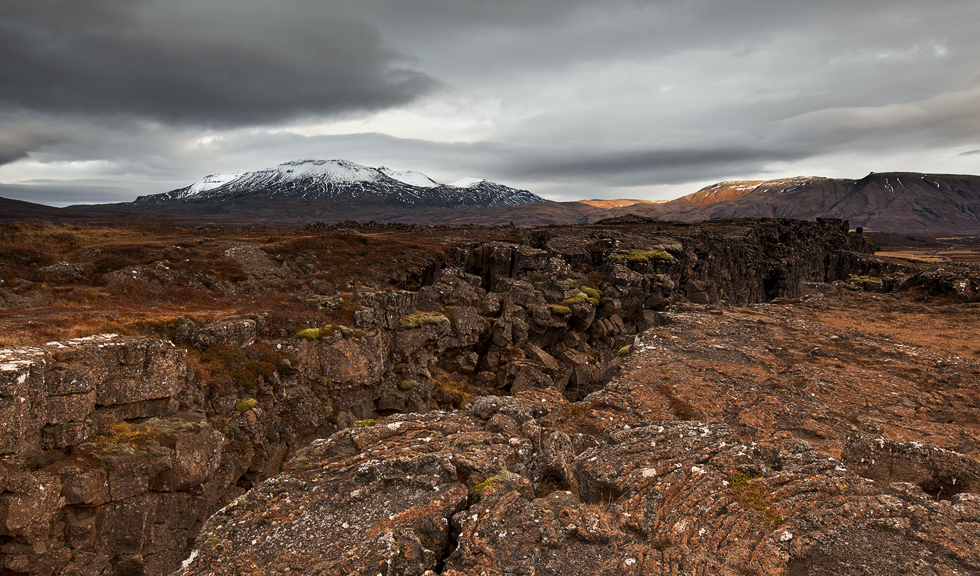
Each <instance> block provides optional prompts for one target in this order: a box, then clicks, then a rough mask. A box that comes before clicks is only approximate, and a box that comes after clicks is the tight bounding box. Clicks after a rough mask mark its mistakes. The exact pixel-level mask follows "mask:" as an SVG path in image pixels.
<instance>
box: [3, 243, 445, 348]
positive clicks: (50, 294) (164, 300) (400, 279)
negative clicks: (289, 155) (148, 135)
mask: <svg viewBox="0 0 980 576" xmlns="http://www.w3.org/2000/svg"><path fill="white" fill-rule="evenodd" d="M238 245H251V246H257V247H259V248H261V249H262V250H263V251H265V252H266V253H267V254H268V255H269V257H270V258H272V259H274V261H276V262H280V263H282V270H281V272H280V273H279V274H277V275H276V276H275V277H267V278H252V277H250V276H249V275H248V274H247V273H246V272H245V271H244V270H243V269H242V266H241V265H240V264H239V263H238V262H236V261H234V260H232V259H230V258H227V257H226V256H225V251H226V250H227V249H228V248H231V247H233V246H238ZM446 252H447V246H445V245H443V244H442V243H441V242H440V240H439V239H432V238H427V237H426V236H425V234H419V233H418V231H415V230H410V229H409V230H406V229H395V230H387V229H377V230H367V231H366V232H365V233H363V234H361V233H351V231H349V230H347V231H336V230H333V229H327V230H321V231H303V230H298V231H281V230H255V229H234V230H223V229H214V228H206V229H200V228H198V229H185V228H176V227H171V226H155V225H146V224H145V223H144V224H143V225H120V226H79V225H59V224H24V225H20V224H12V225H2V226H0V346H18V345H29V344H37V343H43V342H48V341H52V340H63V339H68V338H76V337H81V336H88V335H91V334H97V333H104V332H116V333H125V334H147V333H157V332H159V330H158V327H159V326H160V325H161V324H163V323H165V322H166V321H167V320H169V319H172V318H174V317H176V316H187V317H191V318H195V319H198V320H203V321H209V320H214V319H216V318H220V317H222V316H226V315H234V314H241V313H249V314H255V313H261V312H265V313H267V321H266V323H265V328H266V329H267V330H272V331H277V333H278V331H279V330H287V331H294V330H295V329H297V328H303V327H307V326H313V325H319V324H324V323H330V322H337V323H348V324H349V323H351V322H352V320H353V312H354V309H355V308H356V305H355V304H353V303H352V301H351V299H349V298H347V299H345V298H344V297H343V295H344V293H346V292H350V291H352V290H384V289H392V288H409V289H411V288H418V287H419V285H420V283H421V280H422V275H423V274H424V271H425V270H426V269H427V267H429V266H431V265H432V264H433V263H434V262H436V261H438V260H439V259H441V258H444V257H445V255H446ZM134 266H135V267H138V268H137V269H136V270H135V271H134V268H133V267H134ZM327 296H333V297H335V298H334V301H335V302H336V303H337V304H338V305H336V306H333V307H330V308H328V309H325V308H323V307H322V306H321V305H320V304H318V301H322V300H323V298H324V297H327Z"/></svg>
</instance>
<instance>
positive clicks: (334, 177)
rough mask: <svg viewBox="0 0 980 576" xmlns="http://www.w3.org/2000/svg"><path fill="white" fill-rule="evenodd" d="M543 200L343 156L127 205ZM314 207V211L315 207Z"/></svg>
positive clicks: (408, 205) (204, 183) (208, 207)
mask: <svg viewBox="0 0 980 576" xmlns="http://www.w3.org/2000/svg"><path fill="white" fill-rule="evenodd" d="M539 202H547V201H546V200H545V199H543V198H540V197H538V196H535V195H534V194H531V193H530V192H528V191H526V190H516V189H514V188H509V187H507V186H504V185H501V184H496V183H493V182H488V181H486V180H479V179H467V180H466V182H464V183H456V184H455V185H454V184H439V183H438V182H436V181H434V180H432V179H431V178H429V177H428V176H426V175H425V174H422V173H421V172H411V171H407V172H399V171H395V170H391V169H389V168H385V167H381V168H369V167H367V166H361V165H360V164H355V163H353V162H348V161H346V160H299V161H295V162H286V163H284V164H280V165H278V166H276V167H274V168H268V169H265V170H257V171H253V172H240V173H233V174H213V175H210V176H206V177H205V178H203V179H202V180H200V181H198V182H195V183H194V184H191V185H190V186H187V187H185V188H180V189H177V190H173V191H170V192H166V193H164V194H155V195H152V196H140V197H139V198H137V199H136V201H135V202H131V203H128V204H127V207H129V208H132V209H138V210H162V211H167V212H170V211H175V212H180V213H188V212H196V213H206V214H218V213H229V212H236V211H240V210H241V209H243V208H254V209H261V210H274V209H276V207H278V209H280V210H281V211H283V212H284V214H291V213H295V212H297V210H298V211H299V213H300V214H303V213H308V210H310V209H311V208H312V207H313V206H316V205H320V206H321V208H320V210H318V211H321V212H322V211H323V210H324V209H327V208H326V207H327V206H331V207H334V208H342V207H364V206H368V205H370V206H373V207H389V208H399V209H409V210H417V209H433V208H442V209H446V208H490V207H495V206H522V205H525V204H534V203H539ZM315 211H316V210H315Z"/></svg>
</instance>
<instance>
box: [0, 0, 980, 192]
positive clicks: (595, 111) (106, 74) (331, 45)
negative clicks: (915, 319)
mask: <svg viewBox="0 0 980 576" xmlns="http://www.w3.org/2000/svg"><path fill="white" fill-rule="evenodd" d="M978 30H980V2H977V1H976V0H942V1H941V2H936V1H935V0H931V1H918V0H861V1H858V2H855V1H854V0H847V1H844V0H821V1H820V2H814V1H813V0H740V1H739V2H732V1H731V0H591V1H584V0H493V1H487V0H207V1H201V0H86V1H85V2H79V1H78V0H3V1H2V2H0V196H3V197H7V198H17V199H22V200H29V201H32V202H38V203H42V204H48V205H53V206H65V205H71V204H90V203H103V202H123V201H129V200H133V199H135V198H136V197H137V196H140V195H145V194H156V193H162V192H167V191H169V190H173V189H176V188H180V187H183V186H187V185H188V184H191V183H192V182H195V181H197V180H199V179H201V178H203V177H204V176H205V175H208V174H214V173H221V172H242V171H247V170H257V169H262V168H268V167H272V166H275V165H277V164H279V163H281V162H286V161H291V160H299V159H306V158H316V159H323V160H330V159H346V160H350V161H353V162H357V163H360V164H364V165H366V166H372V167H379V166H387V167H389V168H392V169H395V170H417V171H420V172H423V173H425V174H427V175H428V176H430V177H431V178H433V179H435V180H436V181H439V182H452V181H455V180H458V179H461V178H463V177H478V178H486V179H488V180H491V181H494V182H499V183H501V184H506V185H508V186H512V187H515V188H522V189H527V190H530V191H532V192H534V193H536V194H538V195H540V196H543V197H545V198H549V199H552V200H577V199H587V198H609V199H611V198H638V199H648V200H657V199H671V198H676V197H679V196H682V195H684V194H688V193H692V192H695V191H696V190H698V189H699V188H701V187H703V186H706V185H709V184H711V183H714V182H718V181H720V180H736V179H757V180H763V179H773V178H782V177H788V176H801V175H806V176H828V177H840V178H860V177H863V176H865V175H866V174H868V173H869V172H887V171H915V172H931V173H957V174H980V34H977V31H978Z"/></svg>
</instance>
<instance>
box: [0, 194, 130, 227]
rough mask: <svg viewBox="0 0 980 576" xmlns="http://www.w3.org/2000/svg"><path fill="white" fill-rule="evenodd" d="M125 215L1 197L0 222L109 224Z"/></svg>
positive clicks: (111, 211)
mask: <svg viewBox="0 0 980 576" xmlns="http://www.w3.org/2000/svg"><path fill="white" fill-rule="evenodd" d="M125 217H126V214H125V213H124V212H117V211H114V210H104V211H102V210H100V211H90V210H74V209H71V208H55V207H53V206H45V205H44V204H36V203H34V202H26V201H24V200H13V199H11V198H0V222H4V223H8V224H12V223H25V222H53V223H56V224H58V223H72V224H107V223H110V222H113V221H117V220H121V219H123V218H125Z"/></svg>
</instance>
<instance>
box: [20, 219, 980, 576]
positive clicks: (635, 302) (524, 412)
mask: <svg viewBox="0 0 980 576" xmlns="http://www.w3.org/2000/svg"><path fill="white" fill-rule="evenodd" d="M869 252H870V247H869V246H868V244H867V243H866V242H865V240H864V238H863V237H862V236H860V235H855V234H848V232H847V226H846V223H843V222H841V221H836V220H825V221H820V222H816V223H808V222H793V221H783V220H767V221H748V220H732V221H725V222H718V223H714V224H711V225H703V226H666V225H665V226H661V225H659V224H653V225H605V226H597V227H582V228H575V229H562V228H543V229H537V230H531V231H528V232H527V233H526V242H524V243H504V242H486V243H468V244H461V245H459V246H458V248H457V249H456V251H455V252H454V253H453V254H451V255H450V256H449V257H448V261H447V262H446V265H445V266H444V267H443V268H441V269H439V270H433V272H432V274H431V275H429V276H428V281H427V282H426V285H425V286H423V287H422V288H421V289H420V290H418V291H407V290H383V291H376V292H365V291H357V292H355V293H349V294H345V295H343V297H338V298H333V297H328V296H325V295H322V294H317V293H314V292H313V291H311V292H310V293H309V294H306V293H304V294H302V295H300V296H299V297H302V298H308V299H309V300H310V302H311V303H314V304H315V305H318V306H322V307H325V308H333V307H339V308H340V307H343V308H344V309H346V310H348V311H349V312H350V318H351V319H352V321H351V322H349V324H350V326H341V325H331V326H318V327H311V328H308V329H306V330H302V331H300V332H298V333H297V334H296V337H293V338H289V337H283V338H269V337H264V338H263V337H262V336H261V334H262V333H263V323H264V321H265V320H264V319H263V316H262V315H261V314H254V315H247V316H239V317H229V318H223V319H220V320H218V321H216V322H213V323H211V324H202V323H200V322H197V321H194V320H192V319H187V318H178V319H174V320H173V321H170V322H167V323H166V325H165V326H164V327H163V328H164V329H165V331H166V333H167V334H168V336H169V338H170V340H171V342H166V341H161V340H151V339H144V338H122V337H112V336H104V337H96V338H90V339H82V340H77V341H71V342H66V343H64V344H49V345H46V346H41V347H32V348H22V349H16V350H4V351H2V352H0V358H2V370H0V376H2V379H0V414H2V416H3V418H2V420H0V426H5V428H4V429H3V431H4V434H3V435H2V437H0V443H2V444H0V457H2V463H3V465H2V466H0V552H2V556H0V573H3V574H8V573H9V574H17V575H19V574H39V575H40V574H55V573H66V574H119V575H125V574H151V575H154V576H155V575H158V574H166V573H170V572H171V571H173V570H175V569H177V568H178V567H179V566H180V561H181V560H183V559H185V558H187V557H188V554H190V553H191V552H192V550H193V551H194V559H193V560H192V561H190V562H189V563H188V564H187V565H186V568H187V570H188V571H190V572H194V573H198V572H199V573H256V574H258V573H272V572H275V571H276V570H285V569H286V568H289V569H290V571H291V573H293V572H296V571H300V572H304V573H306V572H309V573H322V574H333V573H365V574H376V573H378V572H382V573H391V574H423V573H424V572H425V571H426V570H433V571H442V572H443V573H447V574H449V573H457V574H469V573H474V574H476V573H480V572H482V571H486V570H490V568H493V570H496V571H498V572H501V573H508V572H520V571H521V570H524V569H523V568H521V566H522V565H529V566H535V567H536V568H535V569H536V570H537V571H538V572H541V573H556V574H558V573H576V571H585V570H587V569H588V570H591V571H592V572H595V571H596V570H595V569H596V568H597V567H599V568H600V570H599V572H600V573H602V570H605V571H606V572H608V573H631V571H635V572H636V573H653V574H657V573H664V574H667V573H671V574H672V573H679V572H681V571H690V570H692V569H695V568H696V570H697V571H699V573H700V572H706V573H731V574H742V573H749V574H750V573H753V572H752V571H753V570H755V571H757V572H759V573H786V574H803V573H822V572H820V570H825V571H827V570H831V571H832V570H835V569H837V568H833V567H834V566H837V567H838V568H839V567H840V566H844V565H846V564H840V562H849V561H850V560H847V559H846V558H844V557H843V556H842V555H841V554H844V553H843V552H840V551H841V550H845V551H848V552H847V553H848V554H850V555H851V556H852V557H853V558H863V559H864V560H862V562H863V564H861V565H864V564H868V565H872V564H874V565H877V566H883V567H890V570H891V571H895V570H899V571H900V570H903V569H905V568H904V566H905V565H906V564H902V562H906V560H907V561H908V563H914V562H917V561H918V560H919V559H923V561H927V563H929V565H930V566H940V565H947V566H951V567H956V568H953V569H955V570H960V571H961V572H969V571H970V570H976V565H975V564H971V562H974V563H975V561H976V558H977V555H976V551H975V550H974V549H973V548H972V546H973V545H974V544H972V543H975V542H976V541H977V539H976V535H975V533H974V535H972V536H971V535H970V534H971V532H970V530H974V531H975V530H976V524H975V523H976V522H977V516H978V514H977V512H976V510H975V507H976V503H975V502H974V500H973V499H972V498H974V497H973V496H972V491H973V490H974V487H975V486H977V485H978V481H977V479H976V475H977V467H976V463H975V461H974V460H973V459H974V458H975V457H976V454H975V453H974V450H975V449H971V448H969V446H970V440H971V438H973V436H972V433H971V432H970V431H969V429H968V421H969V419H970V418H975V414H974V413H973V412H970V409H968V408H961V409H958V410H959V411H950V410H947V411H946V412H943V417H944V418H945V419H946V421H945V422H944V426H934V425H931V424H926V423H920V424H918V425H916V426H904V427H903V426H899V425H898V420H896V419H897V418H899V416H900V415H903V414H908V412H904V411H902V409H906V408H908V407H907V406H904V405H903V404H902V403H901V402H882V403H881V408H880V410H878V411H877V412H875V413H874V415H873V417H874V418H877V419H878V420H876V422H878V421H880V423H879V424H876V425H875V427H870V426H867V427H866V426H862V425H855V424H854V423H852V422H851V421H850V420H849V418H850V417H851V414H852V412H851V410H852V408H851V407H853V406H858V405H861V404H862V403H863V404H865V405H867V404H868V401H867V400H868V399H867V398H865V397H863V396H862V395H861V394H857V393H849V394H846V395H845V394H840V393H839V392H840V390H839V388H836V389H835V388H834V385H837V386H840V385H841V383H840V382H838V381H836V380H832V379H829V378H824V377H823V375H822V373H821V374H818V373H816V372H811V373H802V372H801V373H800V374H796V373H795V372H793V371H791V370H790V371H787V370H783V367H784V365H785V364H791V363H793V362H796V363H797V364H799V365H800V366H799V368H798V369H799V370H805V369H806V368H805V366H803V364H802V363H801V362H799V360H800V359H799V358H797V357H796V356H794V354H798V355H806V354H808V353H809V352H813V350H812V349H811V348H804V347H803V346H796V347H795V348H793V349H792V350H791V352H785V353H783V352H779V351H774V344H773V340H772V339H767V338H769V337H768V336H767V335H766V333H765V330H766V329H771V330H775V331H777V332H773V333H772V338H776V339H778V338H782V339H784V340H785V341H790V340H791V338H789V337H788V336H787V334H788V333H789V332H791V331H792V330H793V329H794V328H793V326H794V319H793V315H794V314H796V311H793V310H791V309H788V308H787V305H786V304H781V305H775V304H772V305H766V304H763V305H760V306H759V308H758V309H759V310H762V312H759V311H755V312H752V311H747V312H738V310H742V309H741V308H734V307H738V306H747V305H750V304H753V303H758V302H766V301H769V300H771V299H773V298H781V299H783V301H785V300H786V299H794V300H795V299H798V298H801V297H804V296H807V295H808V294H810V293H812V292H813V290H812V287H813V286H818V285H819V286H824V287H826V286H828V284H827V283H836V284H834V286H838V287H837V288H827V289H828V290H841V291H844V290H845V289H844V288H843V287H842V286H844V285H845V283H843V282H841V281H843V280H848V279H850V277H851V276H852V275H855V274H871V273H874V274H876V275H877V277H878V281H877V284H873V285H872V283H864V282H859V283H857V284H855V283H854V282H851V283H849V284H846V285H847V286H849V287H850V288H851V289H854V290H857V289H861V290H869V291H870V290H881V291H886V290H898V289H902V288H907V287H918V288H917V289H926V290H932V291H935V292H941V293H944V294H947V295H949V297H950V298H957V299H960V300H970V299H974V298H975V297H976V294H977V293H978V292H977V288H978V287H980V283H977V282H975V278H974V277H971V276H968V275H964V274H961V273H953V272H946V273H942V274H940V273H937V272H935V271H922V270H918V269H915V268H908V267H903V266H902V265H899V264H893V263H887V262H882V261H878V260H875V259H873V258H871V257H870V255H869ZM226 254H227V255H228V257H229V258H233V259H236V261H240V263H241V266H242V269H243V270H244V271H245V274H247V276H248V278H247V280H246V281H244V282H243V284H248V283H259V282H265V281H270V282H275V281H277V280H276V279H278V278H280V277H281V276H282V275H284V274H288V273H289V271H290V270H291V269H292V268H291V266H292V264H291V263H290V262H289V261H288V260H285V259H283V260H282V261H280V260H274V259H270V258H268V256H267V255H266V254H265V253H264V252H262V251H260V250H258V249H256V248H254V247H240V248H233V249H231V250H229V252H227V253H226ZM136 268H138V269H136ZM144 268H151V267H147V266H142V267H134V270H135V272H134V271H133V270H130V271H128V272H127V274H132V273H137V274H141V273H144V272H146V271H145V270H144ZM154 270H156V269H154ZM154 273H155V274H156V273H159V274H164V272H163V271H160V270H156V272H154ZM848 293H849V292H848ZM862 293H863V292H862ZM766 306H769V307H770V308H766ZM780 310H782V311H784V312H781V313H777V311H780ZM759 314H768V315H769V317H771V318H773V319H774V320H773V321H772V322H766V323H762V324H760V323H757V322H756V320H755V318H757V317H758V315H759ZM779 314H783V316H780V315H779ZM777 320H778V321H777ZM807 329H808V330H810V333H812V334H813V335H815V336H816V337H820V338H822V339H821V341H820V342H819V343H818V344H819V345H818V348H819V349H820V350H826V351H830V350H834V348H833V347H834V346H836V345H837V344H834V343H833V342H834V339H833V338H831V336H833V334H829V333H827V334H822V333H821V332H820V330H817V329H815V328H813V327H808V328H807ZM778 330H782V332H778ZM724 338H728V340H724V341H725V342H728V341H729V340H730V341H731V342H732V343H733V344H731V345H728V347H729V348H731V349H728V350H725V349H722V348H718V347H717V346H716V344H718V345H719V346H726V345H725V344H720V342H722V341H723V339H724ZM842 352H843V350H841V351H836V350H835V354H836V358H835V360H837V361H838V362H840V361H841V359H844V358H845V356H844V355H843V353H842ZM814 354H816V352H814ZM855 356H857V353H855ZM937 359H941V360H942V362H952V360H950V359H949V358H948V357H947V356H942V355H938V356H936V357H935V358H934V357H933V356H930V355H929V354H925V353H923V354H922V355H921V357H920V360H916V361H915V362H914V368H915V370H917V371H918V373H919V376H920V377H927V378H928V377H931V376H930V375H932V374H933V373H934V371H935V370H938V368H936V366H939V365H940V364H939V363H938V362H937ZM712 362H714V364H712ZM943 365H944V366H947V364H943ZM948 365H952V364H948ZM957 366H958V365H957ZM961 368H962V367H955V368H954V369H955V370H961ZM835 369H837V368H836V367H835ZM840 370H841V371H844V369H843V368H841V369H840ZM937 376H938V374H937ZM869 378H870V377H869ZM800 379H803V381H802V383H801V381H800ZM875 382H880V380H875ZM944 382H945V381H944ZM771 383H775V384H774V385H773V386H769V384H771ZM950 383H951V384H950V386H951V387H950V388H948V389H947V388H944V389H942V390H934V391H933V392H931V393H930V395H929V396H928V397H922V398H920V399H917V400H916V402H917V404H916V406H917V407H918V408H919V409H920V414H922V415H924V416H925V415H932V414H938V413H939V411H940V406H941V404H942V403H943V402H947V401H950V399H956V398H961V399H966V400H963V401H962V402H960V401H957V402H958V405H960V406H962V405H964V404H967V403H968V401H972V400H971V399H973V396H974V395H975V388H971V387H970V386H971V383H970V381H968V380H961V381H955V382H954V381H952V380H950ZM777 384H778V385H777ZM760 386H769V387H768V388H766V389H764V390H762V391H759V387H760ZM903 386H905V385H904V384H903ZM770 388H771V389H770ZM811 388H812V390H811ZM726 390H727V392H726ZM897 390H898V391H899V392H907V391H908V390H909V389H908V388H907V387H905V388H901V387H900V389H897ZM804 392H805V393H804ZM507 395H513V396H515V398H516V399H513V400H512V399H507V398H503V397H502V396H507ZM835 402H836V403H835ZM841 402H844V403H846V404H844V405H843V406H842V405H841V404H840V403H841ZM467 403H468V407H467V408H466V410H465V411H460V410H459V408H460V407H461V406H463V405H466V404H467ZM808 413H809V414H810V415H809V416H807V414H808ZM691 419H697V420H700V421H701V422H700V423H697V424H694V423H688V422H682V421H679V420H691ZM903 430H904V431H907V432H906V434H907V435H906V436H902V431H903ZM924 433H928V434H930V436H929V437H930V442H931V443H934V444H936V445H937V446H940V447H941V448H942V450H940V449H923V450H919V451H917V450H916V449H915V448H914V447H913V446H911V445H909V444H907V443H903V442H905V441H906V440H910V439H913V438H921V437H922V436H920V435H918V434H924ZM332 434H333V435H332ZM692 434H693V435H692ZM331 435H332V436H331ZM881 436H884V437H886V438H880V437H881ZM879 439H880V440H881V442H884V444H881V443H880V442H879ZM314 440H315V442H314V443H313V444H312V445H310V446H309V447H308V448H305V449H303V448H304V447H305V446H307V445H309V444H310V442H311V441H314ZM800 440H805V441H806V442H807V443H802V442H800ZM888 442H892V443H888ZM753 443H754V444H753ZM974 446H975V444H974ZM300 449H303V450H300ZM298 450H300V451H299V452H297V451H298ZM816 450H819V451H820V452H817V451H816ZM883 451H886V452H887V454H888V456H887V458H886V457H885V456H884V452H883ZM821 454H822V455H821ZM829 456H834V457H837V458H838V459H837V460H831V459H830V458H829ZM889 458H890V459H891V460H888V459H889ZM886 461H888V462H896V463H898V464H896V465H895V466H892V465H889V467H888V468H887V469H885V468H883V466H884V464H882V463H883V462H886ZM284 464H285V466H286V470H287V471H286V472H284V473H283V474H282V475H279V476H277V474H279V473H280V471H281V470H282V469H283V465H284ZM940 470H947V471H948V473H944V474H945V475H943V474H941V473H939V472H937V471H940ZM898 471H901V472H898ZM858 474H860V475H861V476H863V477H866V479H862V478H861V477H859V476H858ZM896 482H900V483H905V484H901V485H898V484H895V483H896ZM726 483H727V484H726ZM896 486H897V487H896ZM930 494H931V495H933V496H935V495H938V496H939V498H940V499H941V501H936V500H930V496H929V495H930ZM222 507H224V508H223V509H222ZM219 509H222V510H221V512H220V513H218V514H217V515H215V516H214V517H213V518H212V519H211V520H210V521H208V524H207V526H206V527H205V528H204V530H203V531H202V526H203V525H204V524H203V523H204V521H205V520H206V519H207V518H208V517H209V516H211V514H212V513H214V512H216V511H218V510H219ZM840 510H849V511H851V512H848V514H842V513H841V512H840ZM971 523H973V524H971ZM702 529H703V530H704V531H703V532H702ZM501 534H503V536H501ZM940 534H946V535H947V536H948V539H944V538H947V536H943V537H941V536H940ZM862 535H864V536H862ZM957 538H958V539H960V541H961V542H966V544H962V545H959V546H958V547H957V546H954V545H953V544H950V542H953V541H954V539H957ZM736 539H737V540H736ZM875 543H879V544H881V545H882V546H885V549H887V550H897V549H899V547H903V546H907V547H909V550H911V551H913V552H909V554H908V555H906V556H903V557H901V558H899V556H900V555H897V554H891V555H890V556H889V555H881V558H878V557H876V556H875V554H877V552H875V550H874V545H876V544H875ZM847 546H850V548H848V547H847ZM926 552H929V553H930V554H932V555H933V556H931V557H930V558H931V559H929V560H925V559H926V556H925V554H926ZM886 556H888V557H886ZM892 556H894V557H892ZM902 558H904V559H902ZM522 563H523V564H522ZM835 563H836V564H835ZM908 565H909V566H911V565H912V564H908ZM828 566H829V567H831V568H827V567H828ZM854 566H858V564H854ZM808 570H809V572H808ZM854 570H858V568H854ZM2 571H5V572H2ZM222 571H224V572H222ZM852 572H853V573H855V574H858V573H862V572H858V571H852ZM826 573H847V572H846V571H845V572H826ZM868 573H872V572H868ZM937 573H940V572H937Z"/></svg>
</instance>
